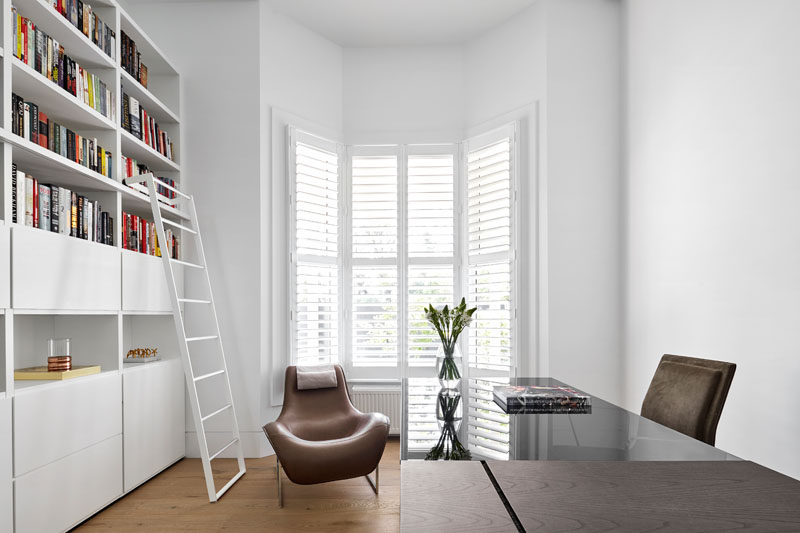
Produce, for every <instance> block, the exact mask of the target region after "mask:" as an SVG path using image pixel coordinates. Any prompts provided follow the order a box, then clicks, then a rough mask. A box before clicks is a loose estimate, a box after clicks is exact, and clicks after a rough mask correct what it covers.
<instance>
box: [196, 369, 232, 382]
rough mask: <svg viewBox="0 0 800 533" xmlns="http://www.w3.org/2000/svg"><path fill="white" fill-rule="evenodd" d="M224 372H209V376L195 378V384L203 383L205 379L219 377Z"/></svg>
mask: <svg viewBox="0 0 800 533" xmlns="http://www.w3.org/2000/svg"><path fill="white" fill-rule="evenodd" d="M224 373H225V371H224V370H217V371H216V372H209V373H208V374H203V375H202V376H197V377H196V378H194V380H195V382H197V381H203V380H204V379H208V378H213V377H214V376H219V375H220V374H224Z"/></svg>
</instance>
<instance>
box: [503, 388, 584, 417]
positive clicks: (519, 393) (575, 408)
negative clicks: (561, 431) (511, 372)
mask: <svg viewBox="0 0 800 533" xmlns="http://www.w3.org/2000/svg"><path fill="white" fill-rule="evenodd" d="M492 392H493V394H492V396H493V398H494V402H495V403H496V404H497V405H499V406H500V407H501V408H502V409H503V411H504V412H505V413H507V414H517V413H529V414H558V413H574V414H587V413H591V412H592V398H591V396H588V395H586V394H583V393H580V392H578V391H576V390H575V389H571V388H569V387H544V386H537V385H498V386H496V387H494V389H493V391H492Z"/></svg>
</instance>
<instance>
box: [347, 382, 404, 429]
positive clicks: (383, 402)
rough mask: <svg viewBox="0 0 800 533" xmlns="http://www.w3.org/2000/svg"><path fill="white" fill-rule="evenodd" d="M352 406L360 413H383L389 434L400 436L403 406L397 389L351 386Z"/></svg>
mask: <svg viewBox="0 0 800 533" xmlns="http://www.w3.org/2000/svg"><path fill="white" fill-rule="evenodd" d="M352 393H353V394H352V396H353V404H354V405H355V406H356V408H357V409H358V410H359V411H361V412H362V413H383V414H385V415H386V416H388V417H389V434H390V435H399V434H400V423H401V418H402V409H403V406H402V405H401V403H400V390H399V389H398V388H397V387H378V386H373V385H353V388H352Z"/></svg>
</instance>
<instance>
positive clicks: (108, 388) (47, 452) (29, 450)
mask: <svg viewBox="0 0 800 533" xmlns="http://www.w3.org/2000/svg"><path fill="white" fill-rule="evenodd" d="M120 433H122V387H121V383H120V376H119V373H118V372H113V373H109V374H106V375H98V376H89V377H85V378H79V379H76V380H74V381H72V382H64V383H54V384H52V385H47V386H46V387H39V388H34V389H30V390H24V389H21V390H19V391H17V394H16V396H15V397H14V475H15V476H16V477H19V476H21V475H23V474H25V473H26V472H30V471H31V470H33V469H35V468H38V467H40V466H42V465H46V464H47V463H50V462H52V461H55V460H56V459H60V458H62V457H65V456H67V455H69V454H71V453H74V452H76V451H78V450H81V449H83V448H86V447H87V446H90V445H92V444H95V443H97V442H100V441H101V440H104V439H107V438H108V437H111V436H113V435H118V434H120Z"/></svg>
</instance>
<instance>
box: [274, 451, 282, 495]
mask: <svg viewBox="0 0 800 533" xmlns="http://www.w3.org/2000/svg"><path fill="white" fill-rule="evenodd" d="M275 473H276V474H277V476H278V507H283V485H282V484H281V461H280V459H278V457H277V456H275Z"/></svg>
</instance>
